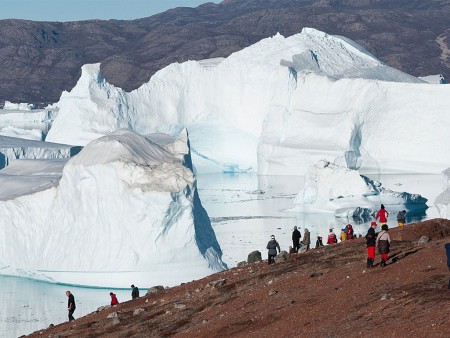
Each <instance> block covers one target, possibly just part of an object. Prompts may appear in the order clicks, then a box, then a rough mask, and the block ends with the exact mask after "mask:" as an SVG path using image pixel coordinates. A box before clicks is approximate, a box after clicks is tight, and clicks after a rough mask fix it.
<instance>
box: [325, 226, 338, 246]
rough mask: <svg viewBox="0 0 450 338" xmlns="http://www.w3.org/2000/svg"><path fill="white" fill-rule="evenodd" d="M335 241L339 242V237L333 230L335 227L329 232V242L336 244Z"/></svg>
mask: <svg viewBox="0 0 450 338" xmlns="http://www.w3.org/2000/svg"><path fill="white" fill-rule="evenodd" d="M334 243H337V237H336V234H335V233H334V232H333V229H330V232H329V233H328V239H327V244H334Z"/></svg>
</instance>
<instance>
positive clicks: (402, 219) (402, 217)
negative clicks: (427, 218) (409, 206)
mask: <svg viewBox="0 0 450 338" xmlns="http://www.w3.org/2000/svg"><path fill="white" fill-rule="evenodd" d="M397 223H398V226H399V227H400V228H401V227H403V226H404V225H405V223H406V210H401V211H399V212H398V214H397Z"/></svg>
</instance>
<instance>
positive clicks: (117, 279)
mask: <svg viewBox="0 0 450 338" xmlns="http://www.w3.org/2000/svg"><path fill="white" fill-rule="evenodd" d="M27 163H29V162H27ZM23 171H24V172H26V171H27V170H26V169H24V170H23ZM24 172H22V174H24ZM1 173H2V172H1V171H0V174H1ZM3 175H11V171H9V172H7V173H6V174H3ZM3 175H0V180H1V177H2V176H3ZM52 177H53V184H52V185H50V186H51V187H50V188H48V187H47V189H43V190H42V189H41V190H40V191H38V192H35V191H36V189H35V188H36V187H33V188H30V191H29V192H28V193H24V192H22V194H23V196H20V197H16V198H11V199H7V200H3V201H2V202H0V226H1V228H2V229H1V232H0V248H1V249H0V253H1V254H0V273H1V274H11V275H21V276H27V277H32V278H37V279H43V280H48V281H53V282H60V283H69V284H77V285H91V286H98V285H100V286H109V287H129V285H130V284H132V283H135V284H136V285H139V286H142V287H144V286H152V285H159V284H163V285H175V284H179V283H181V282H186V281H189V280H192V279H197V278H200V277H203V276H205V275H208V274H211V273H212V272H215V271H220V270H223V269H225V268H226V265H225V264H224V263H223V262H222V260H221V256H222V252H221V249H220V247H219V244H218V242H217V240H216V237H215V234H214V231H213V229H212V227H211V223H210V221H209V218H208V215H207V213H206V211H205V210H204V209H203V207H202V205H201V202H200V199H199V196H198V193H197V188H196V178H195V176H194V174H193V172H192V168H191V159H190V153H189V147H188V139H187V133H186V132H185V131H184V132H183V133H182V135H181V136H180V138H178V139H176V140H174V139H173V138H171V137H169V136H167V135H151V136H148V138H146V137H143V136H140V135H138V134H135V133H134V132H131V131H128V130H118V131H116V132H114V133H111V134H109V135H108V136H104V137H101V138H99V139H96V140H94V141H92V142H90V143H89V144H87V145H86V147H85V148H84V149H83V150H82V151H81V152H80V153H79V154H78V155H77V156H75V157H73V158H72V159H70V160H69V161H68V162H67V164H66V165H65V166H64V169H63V172H62V177H61V180H60V181H59V184H58V183H57V182H56V183H55V182H54V178H55V175H54V174H53V175H52ZM39 183H40V185H42V183H43V182H39Z"/></svg>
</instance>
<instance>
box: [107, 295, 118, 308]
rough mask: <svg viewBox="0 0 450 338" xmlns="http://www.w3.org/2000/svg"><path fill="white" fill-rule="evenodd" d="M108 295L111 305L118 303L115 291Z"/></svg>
mask: <svg viewBox="0 0 450 338" xmlns="http://www.w3.org/2000/svg"><path fill="white" fill-rule="evenodd" d="M109 295H110V296H111V306H113V305H117V304H119V301H118V300H117V296H116V294H115V293H112V292H110V293H109Z"/></svg>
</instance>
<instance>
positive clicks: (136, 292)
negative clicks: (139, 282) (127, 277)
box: [66, 284, 139, 321]
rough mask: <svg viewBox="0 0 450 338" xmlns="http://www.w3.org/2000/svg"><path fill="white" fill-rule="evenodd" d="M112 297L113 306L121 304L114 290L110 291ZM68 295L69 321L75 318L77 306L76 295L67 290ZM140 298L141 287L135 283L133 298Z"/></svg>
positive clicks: (132, 288)
mask: <svg viewBox="0 0 450 338" xmlns="http://www.w3.org/2000/svg"><path fill="white" fill-rule="evenodd" d="M109 295H110V297H111V306H113V305H117V304H119V301H118V299H117V295H116V294H115V293H113V292H110V293H109ZM66 296H67V297H68V302H67V310H68V311H69V321H72V320H75V318H74V317H73V313H74V312H75V309H76V306H75V297H74V295H73V294H72V293H71V292H70V291H66ZM136 298H139V288H138V287H137V286H134V284H132V285H131V299H136Z"/></svg>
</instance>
